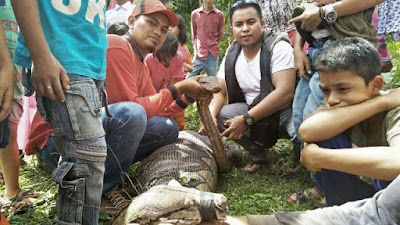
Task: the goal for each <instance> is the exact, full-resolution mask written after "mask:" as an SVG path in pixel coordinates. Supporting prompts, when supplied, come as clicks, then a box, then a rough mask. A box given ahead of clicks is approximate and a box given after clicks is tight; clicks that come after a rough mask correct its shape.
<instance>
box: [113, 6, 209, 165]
mask: <svg viewBox="0 0 400 225" xmlns="http://www.w3.org/2000/svg"><path fill="white" fill-rule="evenodd" d="M128 22H129V31H128V32H127V33H126V34H125V36H117V35H109V36H108V49H107V80H106V81H107V87H106V90H107V93H108V98H109V103H115V102H122V101H131V102H136V103H138V104H140V105H141V106H143V108H144V109H145V111H146V114H147V119H148V120H147V127H146V132H145V134H144V136H143V138H142V140H141V141H140V143H139V147H138V149H137V152H136V155H135V159H134V162H135V161H139V160H141V159H143V158H145V157H146V156H148V155H149V154H151V153H152V152H153V151H155V150H156V149H158V148H159V147H161V146H164V145H166V144H169V143H171V142H173V141H174V140H175V139H176V138H177V137H178V131H179V129H178V126H177V125H176V123H175V121H174V120H173V119H172V118H171V116H173V115H175V113H176V112H178V111H182V110H183V109H184V108H185V107H186V106H187V105H188V104H189V100H191V98H189V97H187V96H191V97H193V98H196V99H201V98H204V97H209V95H210V94H209V92H208V91H205V90H204V89H203V88H202V87H201V86H200V85H199V84H198V82H197V80H198V78H199V77H193V78H191V79H187V80H183V81H181V82H178V83H176V84H174V85H172V86H169V87H168V88H164V89H161V90H160V91H159V92H158V93H157V92H156V90H155V89H154V86H153V83H152V81H151V79H150V75H149V70H148V68H147V66H146V65H145V63H144V62H143V57H144V56H146V55H147V54H149V53H152V52H154V51H156V50H157V49H159V48H160V46H161V44H162V43H163V42H164V40H165V38H166V35H167V33H168V29H169V26H177V25H178V18H177V17H176V15H175V14H174V13H173V12H172V11H169V10H167V9H166V8H165V6H164V5H163V4H162V3H161V2H160V1H158V0H143V1H141V2H140V3H138V4H137V5H136V7H135V8H134V10H133V13H132V15H131V16H130V17H129V19H128ZM188 99H189V100H188Z"/></svg>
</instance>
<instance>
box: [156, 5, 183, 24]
mask: <svg viewBox="0 0 400 225" xmlns="http://www.w3.org/2000/svg"><path fill="white" fill-rule="evenodd" d="M158 12H160V13H163V14H165V15H166V16H167V17H168V20H169V25H170V26H171V27H175V26H178V24H179V20H178V17H177V16H176V14H175V13H174V12H172V11H170V10H167V9H166V10H160V11H158Z"/></svg>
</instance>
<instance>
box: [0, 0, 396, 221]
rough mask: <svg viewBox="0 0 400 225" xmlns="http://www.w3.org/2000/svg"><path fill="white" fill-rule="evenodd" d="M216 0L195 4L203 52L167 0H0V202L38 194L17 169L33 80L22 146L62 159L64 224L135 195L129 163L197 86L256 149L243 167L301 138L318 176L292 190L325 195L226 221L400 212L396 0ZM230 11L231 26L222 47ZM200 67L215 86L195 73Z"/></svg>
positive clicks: (166, 138)
mask: <svg viewBox="0 0 400 225" xmlns="http://www.w3.org/2000/svg"><path fill="white" fill-rule="evenodd" d="M215 1H216V0H203V1H202V5H201V6H200V7H199V8H197V9H195V10H193V12H192V14H191V18H190V21H191V24H190V27H191V34H192V35H191V41H192V46H193V50H194V52H193V54H192V53H191V52H190V51H189V48H188V46H187V45H186V42H187V39H188V38H187V31H188V29H187V28H186V25H187V24H185V20H184V19H183V17H182V16H181V15H179V14H176V13H175V12H174V5H173V1H171V0H164V1H159V0H142V1H140V2H137V3H135V2H133V1H129V0H114V1H110V2H109V4H108V7H109V8H108V10H107V11H106V10H105V7H106V1H105V0H100V1H97V2H96V1H89V0H77V1H70V2H69V3H65V2H63V1H18V0H0V10H1V11H0V19H1V21H2V24H3V26H0V29H1V30H0V80H1V82H0V121H1V122H0V141H1V142H0V144H1V145H0V148H1V149H0V165H1V168H2V170H1V171H2V177H0V178H1V179H0V181H1V182H2V183H3V184H4V185H5V190H6V191H5V194H4V196H3V197H1V199H0V204H1V205H2V206H1V207H2V208H3V209H8V210H12V211H13V212H18V211H21V210H23V209H24V208H26V207H28V206H29V203H31V201H32V199H33V200H34V199H35V198H37V197H38V194H37V193H33V192H32V191H29V190H23V189H21V187H20V185H19V183H18V177H19V175H18V171H19V163H20V162H19V148H18V145H17V143H16V135H17V126H18V122H19V119H20V118H21V116H22V113H23V111H22V95H23V93H24V91H23V88H22V85H21V80H23V81H24V82H23V83H24V87H25V90H34V91H35V95H36V102H37V108H38V110H37V112H36V114H35V117H34V119H33V121H32V129H31V131H30V135H29V141H28V143H27V145H26V147H25V152H26V154H28V155H30V154H36V155H37V156H38V158H39V160H40V161H41V162H43V163H44V164H45V165H46V166H47V167H48V168H49V170H50V171H52V178H53V179H54V181H55V182H56V184H57V186H58V197H57V200H56V201H57V202H56V208H57V216H56V218H55V220H56V222H57V223H58V224H83V225H87V224H98V221H99V213H100V212H103V213H110V214H113V213H116V212H118V211H121V210H122V209H124V208H126V207H127V206H128V204H129V202H130V200H131V199H130V196H127V195H126V193H125V192H123V189H124V187H123V182H122V181H123V180H124V177H125V176H128V175H127V174H128V172H129V170H130V168H131V165H132V164H134V163H136V162H138V161H140V160H143V159H145V158H146V157H147V156H149V155H150V154H151V153H153V152H154V151H156V150H157V149H158V148H160V147H162V146H164V145H167V144H170V143H173V142H174V141H175V140H176V139H177V137H178V134H179V131H180V130H183V129H184V127H185V115H184V110H185V108H186V107H187V106H189V105H190V104H192V103H193V102H194V101H207V102H210V104H209V109H210V112H211V116H212V118H213V120H214V122H215V126H217V127H218V129H219V130H220V132H221V136H225V137H227V138H228V139H229V140H233V141H235V142H237V143H238V144H240V145H242V146H243V147H244V148H245V149H246V150H247V151H248V153H249V156H250V159H251V161H250V162H249V163H248V164H247V165H245V166H244V167H243V168H242V171H243V172H245V173H254V172H257V171H258V170H259V169H260V167H262V166H264V165H268V164H270V163H273V159H274V157H275V156H274V154H273V153H272V151H270V148H271V147H272V146H273V145H275V144H276V142H277V140H278V139H279V138H287V139H290V140H291V142H292V144H293V150H292V158H293V160H295V161H300V162H301V163H302V164H303V165H304V166H305V167H307V169H309V170H310V175H311V178H312V180H313V181H314V183H315V185H314V187H313V188H311V189H304V190H298V191H297V192H296V193H294V194H293V195H291V196H289V198H288V199H287V202H289V203H294V202H298V201H299V202H301V201H302V200H304V199H308V198H311V197H313V196H314V197H315V196H318V197H320V198H322V197H323V199H322V202H321V205H322V206H329V207H326V208H324V209H322V210H316V211H306V212H290V213H285V212H279V213H275V214H273V215H268V216H245V217H240V218H231V217H229V218H227V221H226V223H228V224H398V223H400V198H399V197H400V196H399V195H398V194H397V193H396V190H397V189H398V188H399V185H400V183H399V179H400V177H399V174H400V164H399V160H400V153H399V151H398V149H397V148H399V144H400V141H399V140H400V135H399V134H400V120H399V119H400V116H399V115H400V112H399V110H400V108H399V106H400V101H399V99H400V96H399V95H400V92H399V90H397V89H395V90H392V91H390V92H383V91H382V90H383V87H384V81H383V77H382V76H381V73H382V72H388V71H390V69H391V68H392V64H391V62H390V56H389V54H388V51H387V48H386V45H385V35H388V34H390V35H391V36H392V37H393V39H394V40H397V41H399V31H400V24H399V23H400V13H398V14H393V13H391V14H390V16H389V14H387V11H388V10H392V11H396V10H397V11H399V10H400V5H399V3H397V2H396V1H391V0H386V1H384V0H373V1H363V0H342V1H335V0H316V1H314V2H313V3H302V4H301V5H297V4H296V1H294V0H284V1H282V0H237V1H235V2H233V3H232V4H231V5H230V7H229V12H227V13H228V17H227V18H229V21H228V22H227V23H226V22H225V15H224V12H223V11H221V10H219V9H217V8H216V6H215ZM379 4H380V7H379V8H380V9H381V10H380V11H379V16H378V14H377V12H376V10H375V8H376V6H377V5H379ZM393 15H394V16H393ZM373 17H374V19H373ZM389 17H390V18H389ZM378 20H379V22H378ZM382 21H383V22H382ZM225 24H229V27H230V30H231V32H232V40H233V42H232V43H230V46H229V47H228V48H227V50H226V52H225V54H222V52H221V45H220V42H221V40H223V38H224V34H225ZM18 30H19V32H18ZM377 31H379V32H377ZM378 34H379V35H378ZM192 55H193V57H192ZM220 58H221V59H222V60H221V63H220V64H219V59H220ZM296 73H297V74H298V76H299V77H297V76H296ZM201 74H203V75H201ZM204 74H205V75H207V76H215V77H217V79H218V83H219V85H220V88H221V91H220V92H219V93H215V94H212V93H210V92H209V91H207V90H205V89H204V88H203V87H202V86H201V85H200V84H199V82H198V80H199V79H200V78H201V76H204ZM25 94H26V95H32V94H33V93H32V92H31V91H25ZM199 132H200V133H202V134H206V133H207V130H206V129H205V128H204V127H203V126H201V127H200V130H199ZM27 199H29V201H27ZM330 206H337V207H330ZM349 217H350V219H349ZM326 218H330V219H326ZM321 221H324V222H321ZM215 223H219V222H215Z"/></svg>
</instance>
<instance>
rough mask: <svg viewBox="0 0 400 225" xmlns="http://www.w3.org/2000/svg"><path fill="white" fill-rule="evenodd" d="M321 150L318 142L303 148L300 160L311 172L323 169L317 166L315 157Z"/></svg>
mask: <svg viewBox="0 0 400 225" xmlns="http://www.w3.org/2000/svg"><path fill="white" fill-rule="evenodd" d="M318 151H321V149H319V147H318V145H316V144H306V145H305V146H304V148H303V149H302V150H301V155H300V162H301V163H302V164H303V165H304V166H305V167H306V168H307V169H308V170H310V171H311V172H313V173H316V172H318V171H320V170H321V168H318V167H315V165H314V163H313V162H314V160H313V159H314V157H315V156H316V154H317V153H318Z"/></svg>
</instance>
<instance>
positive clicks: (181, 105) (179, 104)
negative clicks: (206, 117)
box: [175, 98, 188, 109]
mask: <svg viewBox="0 0 400 225" xmlns="http://www.w3.org/2000/svg"><path fill="white" fill-rule="evenodd" d="M175 102H176V104H177V105H178V106H179V107H181V108H182V109H186V107H187V106H188V104H186V103H185V102H184V101H183V100H182V99H181V98H178V99H176V101H175Z"/></svg>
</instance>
